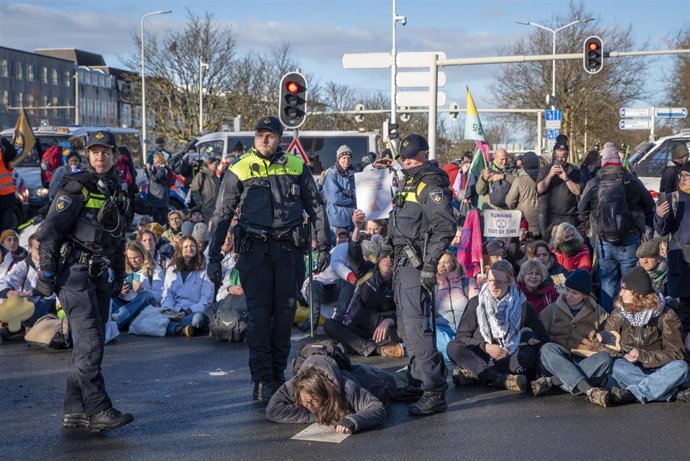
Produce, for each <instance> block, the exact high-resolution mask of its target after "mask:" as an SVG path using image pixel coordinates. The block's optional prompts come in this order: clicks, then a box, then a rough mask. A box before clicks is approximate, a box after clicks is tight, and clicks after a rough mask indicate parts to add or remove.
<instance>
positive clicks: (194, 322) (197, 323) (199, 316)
mask: <svg viewBox="0 0 690 461" xmlns="http://www.w3.org/2000/svg"><path fill="white" fill-rule="evenodd" d="M209 322H210V320H209V318H208V315H206V314H204V313H203V312H194V313H192V314H189V315H185V316H184V317H182V318H181V319H180V320H171V321H170V323H169V324H168V327H167V328H166V329H165V334H166V335H175V334H176V333H175V329H177V327H181V328H184V327H186V326H188V325H191V326H192V327H193V328H194V329H195V330H206V329H208V325H209Z"/></svg>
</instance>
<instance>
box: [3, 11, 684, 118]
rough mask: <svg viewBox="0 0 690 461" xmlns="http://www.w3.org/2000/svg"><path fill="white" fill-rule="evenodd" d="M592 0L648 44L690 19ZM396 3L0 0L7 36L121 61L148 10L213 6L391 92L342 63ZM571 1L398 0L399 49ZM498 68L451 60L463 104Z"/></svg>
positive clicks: (305, 58)
mask: <svg viewBox="0 0 690 461" xmlns="http://www.w3.org/2000/svg"><path fill="white" fill-rule="evenodd" d="M584 5H585V9H586V10H587V11H588V12H591V13H592V15H593V17H595V18H596V22H594V23H592V24H593V25H594V27H595V28H597V27H601V28H602V29H605V28H608V27H611V26H614V25H620V26H623V27H627V26H628V25H631V24H632V26H633V28H634V30H635V35H636V37H637V40H638V43H639V44H642V43H645V42H646V43H648V45H649V49H664V48H667V42H666V39H667V37H668V36H669V35H670V34H672V33H674V32H677V31H678V30H680V29H682V28H683V27H690V0H663V1H661V2H653V1H650V0H598V1H595V0H585V1H584ZM391 6H392V2H391V0H294V1H292V2H288V1H278V0H226V1H204V0H197V1H195V2H191V1H189V0H165V1H163V0H147V1H141V0H137V1H134V0H111V1H109V2H101V1H95V0H91V1H86V0H62V1H59V2H55V1H46V0H36V1H32V2H28V1H13V0H0V17H1V18H3V27H2V33H1V34H0V45H2V46H8V47H11V48H17V49H22V50H33V49H35V48H48V47H56V48H73V47H74V48H80V49H84V50H87V51H91V52H96V53H100V54H103V55H104V56H105V58H106V62H107V63H108V64H109V65H112V66H116V67H122V64H121V63H120V60H119V58H120V57H122V56H125V55H128V54H131V53H133V52H137V50H136V49H135V47H134V44H133V41H132V39H131V36H132V33H134V32H135V31H138V30H139V21H140V18H141V16H142V14H144V13H146V12H148V11H153V10H157V9H172V10H173V13H172V14H168V15H162V16H154V17H150V18H148V19H147V22H146V28H147V30H157V31H164V30H166V29H171V28H172V29H174V28H178V27H181V26H182V24H184V22H185V16H186V12H187V9H189V10H191V11H192V12H194V13H196V14H203V13H204V11H210V12H212V13H214V15H215V17H216V19H217V20H218V21H220V22H223V23H227V24H229V25H231V26H232V28H233V30H234V32H235V34H236V37H237V44H238V48H239V50H238V51H239V52H240V53H245V52H248V51H250V50H251V51H255V52H259V53H261V52H265V51H267V50H268V49H270V48H271V47H273V46H277V45H279V44H280V43H281V42H289V43H290V44H291V48H292V51H293V54H294V57H295V58H296V59H297V60H299V61H300V62H301V63H302V69H303V70H304V71H306V72H309V73H310V74H311V75H313V76H314V77H316V78H318V79H319V80H321V81H323V82H326V81H331V80H332V81H336V82H339V83H346V84H349V85H351V86H353V87H355V88H357V89H360V90H362V91H378V90H380V91H385V92H388V91H389V88H390V83H389V82H390V80H389V78H390V73H389V71H387V70H372V71H364V70H344V69H343V68H342V64H341V59H342V55H343V53H348V52H375V51H384V52H385V51H389V50H390V48H391ZM567 9H568V4H567V2H566V1H563V0H551V1H547V0H523V1H518V0H481V1H477V0H475V1H470V0H425V1H422V0H397V10H398V14H401V15H405V16H406V17H407V25H406V26H405V27H402V26H400V25H399V26H398V29H397V30H398V50H399V51H432V50H438V51H444V52H445V53H446V55H447V56H448V57H449V58H460V57H473V56H495V55H497V50H498V49H499V48H503V47H507V46H509V45H510V43H511V42H512V41H514V40H516V39H518V38H520V37H523V36H525V35H527V34H529V33H530V32H532V30H533V28H532V27H528V26H522V25H518V24H515V21H516V20H523V21H532V22H538V23H541V24H544V25H548V26H552V27H553V26H558V25H560V24H558V25H556V24H551V23H550V22H549V21H550V18H551V17H552V16H553V15H554V14H562V13H564V12H566V11H567ZM603 38H604V40H605V37H603ZM579 46H580V45H578V49H579ZM560 50H564V51H565V44H560V43H559V51H560ZM569 51H572V49H571V50H569ZM650 59H655V63H656V68H655V71H654V72H653V73H652V75H651V82H650V85H651V86H652V88H659V87H661V81H662V79H663V72H664V71H665V70H667V69H668V68H669V65H668V59H665V58H650ZM497 70H498V68H497V67H496V66H472V67H466V68H463V69H453V70H449V71H448V72H447V73H448V80H449V84H448V85H447V86H446V88H445V91H446V93H447V96H448V101H449V102H450V101H456V102H458V103H460V104H461V107H464V104H465V95H464V87H465V85H469V86H470V88H471V89H472V92H473V95H474V97H475V100H476V102H477V105H478V106H479V108H480V110H481V107H482V106H484V107H489V98H490V95H489V94H488V91H487V86H488V85H489V84H490V83H491V81H492V78H493V75H495V73H496V72H497ZM653 102H654V101H648V103H650V104H651V103H653ZM669 103H674V104H680V102H671V101H669ZM685 103H686V104H687V103H688V102H687V101H686V102H685ZM638 105H645V102H644V101H642V102H639V103H638Z"/></svg>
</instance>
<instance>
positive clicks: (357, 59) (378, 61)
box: [343, 53, 391, 69]
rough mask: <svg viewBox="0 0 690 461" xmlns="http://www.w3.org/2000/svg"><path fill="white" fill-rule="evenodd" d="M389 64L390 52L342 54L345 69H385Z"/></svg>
mask: <svg viewBox="0 0 690 461" xmlns="http://www.w3.org/2000/svg"><path fill="white" fill-rule="evenodd" d="M390 66H391V54H390V53H346V54H344V55H343V68H345V69H387V68H388V67H390Z"/></svg>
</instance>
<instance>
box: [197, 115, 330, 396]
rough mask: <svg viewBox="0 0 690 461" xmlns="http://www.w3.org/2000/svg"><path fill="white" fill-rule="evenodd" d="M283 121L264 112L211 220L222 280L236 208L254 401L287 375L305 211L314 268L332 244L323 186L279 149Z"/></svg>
mask: <svg viewBox="0 0 690 461" xmlns="http://www.w3.org/2000/svg"><path fill="white" fill-rule="evenodd" d="M282 135H283V126H282V124H281V123H280V121H279V120H278V119H277V118H275V117H262V118H261V119H259V121H258V123H257V124H256V127H255V135H254V147H253V148H252V149H251V150H249V151H248V152H247V153H245V154H244V155H243V156H242V157H241V158H240V159H239V160H238V161H237V162H235V163H234V164H233V165H231V166H230V167H229V168H228V170H227V171H226V173H225V176H224V178H223V183H222V185H221V188H220V195H219V196H218V200H217V202H216V212H215V214H214V215H213V218H212V219H211V224H210V227H211V242H210V245H209V263H208V267H207V272H208V277H209V279H210V280H211V281H212V282H213V283H214V284H216V286H218V285H220V284H221V282H222V271H221V264H220V262H221V260H222V257H221V254H220V247H221V245H222V244H223V242H224V241H225V236H226V234H227V232H228V229H229V227H230V221H231V220H232V217H233V216H234V214H235V213H238V214H239V223H238V225H237V226H236V228H235V230H236V233H235V234H234V237H235V248H236V249H237V250H238V251H239V254H240V256H239V260H238V261H237V266H236V267H237V269H238V271H239V274H240V282H241V284H242V288H243V289H244V294H245V296H246V298H247V308H248V310H249V320H248V323H247V343H248V345H249V370H250V372H251V377H252V381H253V382H254V393H253V397H254V399H255V400H259V401H268V400H269V399H270V398H271V396H272V395H273V394H274V393H275V391H276V390H277V389H278V387H280V385H281V384H282V383H283V382H284V381H285V377H284V375H283V372H284V371H285V368H286V366H287V360H288V355H289V354H290V334H291V330H292V321H293V319H294V316H295V310H296V307H297V306H296V298H297V294H298V291H299V289H300V287H301V285H302V282H303V278H304V272H305V268H304V252H305V251H306V250H307V249H308V248H309V247H310V246H311V245H310V242H309V238H308V236H307V233H306V232H305V231H304V230H305V227H304V226H303V222H304V217H303V211H304V210H306V212H307V213H308V214H309V216H310V218H311V222H312V223H313V226H314V230H315V232H316V239H317V242H318V250H319V256H318V263H317V266H318V267H317V271H323V270H324V269H325V268H326V267H327V266H328V263H329V258H330V254H329V250H330V247H331V244H330V242H329V238H328V229H329V226H328V220H327V218H326V209H325V206H324V202H323V198H322V196H321V193H320V192H319V191H318V189H317V188H316V183H315V182H314V178H313V177H312V174H311V171H310V170H309V167H308V166H307V165H305V164H304V162H303V161H302V159H301V158H299V157H296V156H294V155H291V154H288V153H286V152H284V151H282V150H281V149H280V140H281V137H282Z"/></svg>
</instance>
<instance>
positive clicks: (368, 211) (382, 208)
mask: <svg viewBox="0 0 690 461" xmlns="http://www.w3.org/2000/svg"><path fill="white" fill-rule="evenodd" d="M355 190H356V198H357V208H359V209H360V210H362V211H363V212H364V214H365V215H366V216H367V220H369V219H388V213H390V211H391V210H392V209H393V195H392V192H391V174H390V173H389V172H388V168H376V169H373V170H369V171H362V172H361V173H355Z"/></svg>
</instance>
